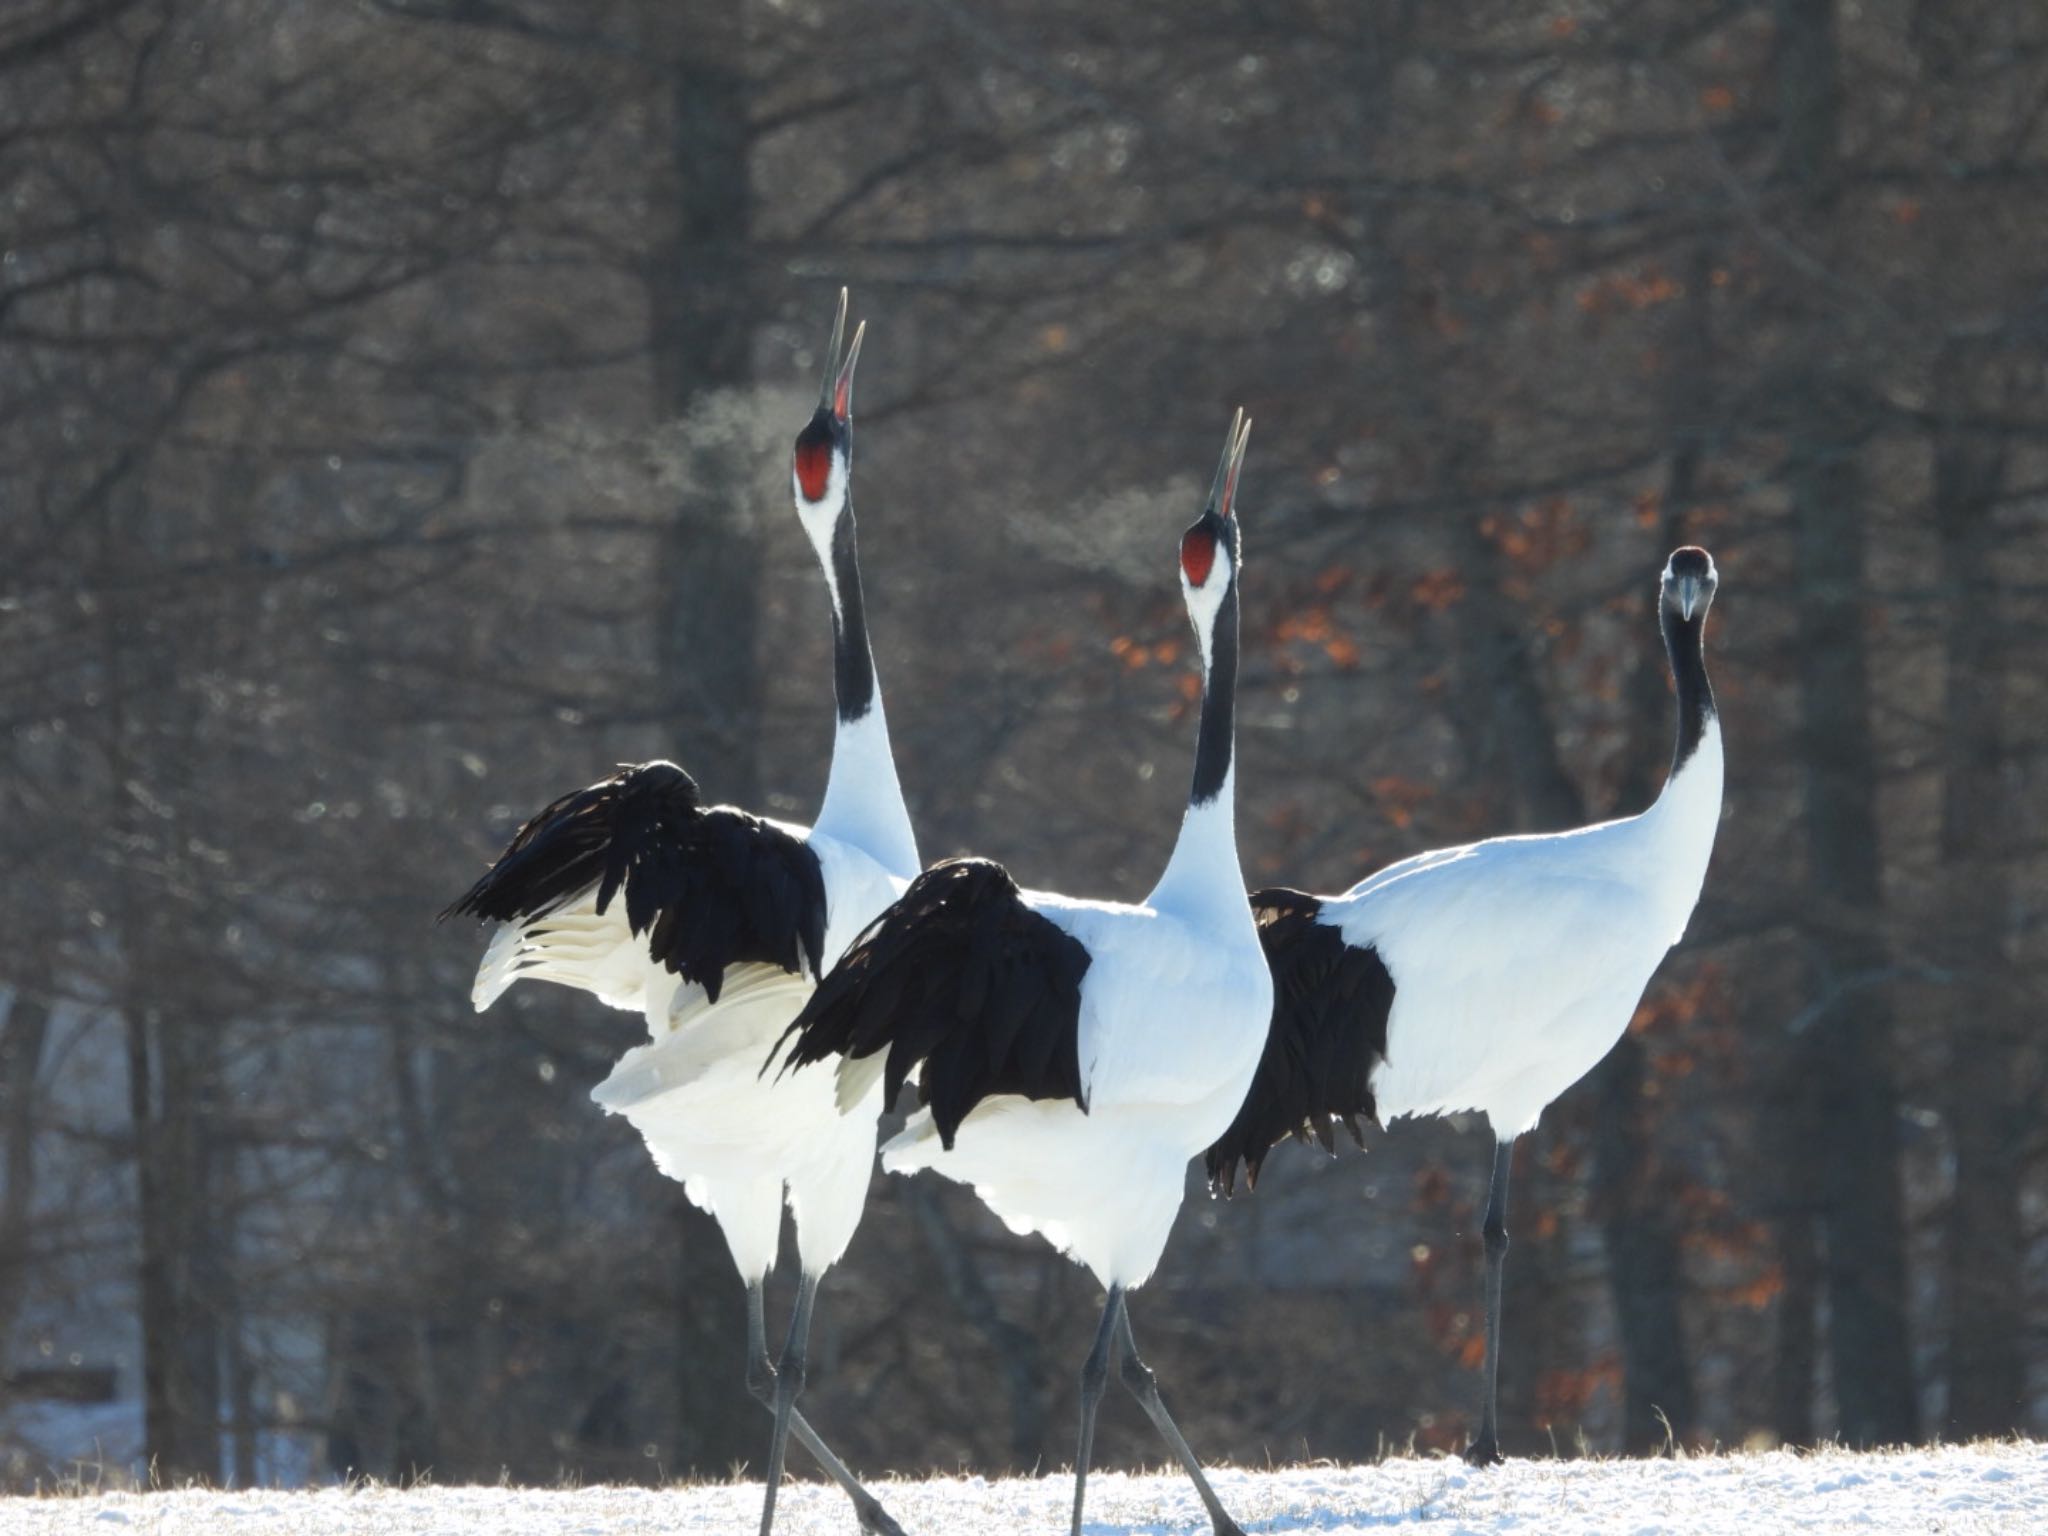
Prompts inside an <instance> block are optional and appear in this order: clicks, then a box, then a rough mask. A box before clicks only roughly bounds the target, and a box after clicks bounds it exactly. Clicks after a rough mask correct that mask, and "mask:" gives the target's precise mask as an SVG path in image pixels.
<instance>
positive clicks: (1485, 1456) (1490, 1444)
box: [1465, 1435, 1507, 1467]
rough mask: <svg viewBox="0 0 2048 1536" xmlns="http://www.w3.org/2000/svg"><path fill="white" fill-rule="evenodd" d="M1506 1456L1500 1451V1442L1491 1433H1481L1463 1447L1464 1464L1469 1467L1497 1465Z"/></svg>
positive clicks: (1504, 1459) (1505, 1458)
mask: <svg viewBox="0 0 2048 1536" xmlns="http://www.w3.org/2000/svg"><path fill="white" fill-rule="evenodd" d="M1506 1460H1507V1457H1505V1456H1503V1455H1501V1453H1500V1442H1499V1441H1498V1440H1496V1439H1495V1438H1494V1437H1493V1436H1492V1435H1481V1436H1480V1437H1479V1438H1478V1439H1477V1440H1474V1441H1473V1442H1472V1443H1471V1444H1470V1445H1468V1446H1466V1447H1465V1464H1466V1465H1467V1466H1471V1467H1497V1466H1499V1465H1500V1464H1501V1463H1502V1462H1504V1461H1506Z"/></svg>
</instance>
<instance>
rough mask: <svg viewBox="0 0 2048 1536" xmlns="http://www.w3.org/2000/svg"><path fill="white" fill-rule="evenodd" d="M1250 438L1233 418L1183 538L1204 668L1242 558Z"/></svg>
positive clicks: (1242, 421)
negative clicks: (1240, 503) (1242, 496)
mask: <svg viewBox="0 0 2048 1536" xmlns="http://www.w3.org/2000/svg"><path fill="white" fill-rule="evenodd" d="M1251 435H1252V424H1251V422H1250V421H1248V420H1247V419H1246V418H1245V414H1244V412H1243V411H1242V410H1240V411H1238V413H1237V414H1236V415H1235V416H1233V417H1232V418H1231V421H1230V433H1229V435H1228V436H1227V437H1225V438H1224V440H1223V459H1222V462H1221V463H1219V464H1218V465H1217V466H1216V481H1215V484H1214V485H1212V486H1211V487H1210V490H1209V504H1208V505H1207V506H1206V507H1204V508H1203V510H1202V515H1201V516H1200V517H1198V518H1196V519H1195V520H1194V522H1192V523H1190V524H1189V525H1188V528H1187V531H1186V532H1185V533H1183V534H1182V535H1181V536H1180V588H1181V594H1182V595H1183V596H1184V597H1185V598H1186V599H1187V605H1188V618H1189V619H1190V620H1191V621H1192V622H1193V624H1194V626H1195V634H1196V636H1197V637H1198V638H1199V639H1200V640H1201V642H1202V666H1203V668H1204V669H1207V667H1208V666H1209V664H1210V662H1211V660H1212V658H1213V656H1214V647H1215V641H1216V619H1217V616H1218V615H1219V614H1221V613H1222V611H1223V599H1224V596H1225V595H1226V594H1227V593H1228V592H1229V591H1230V585H1231V582H1232V580H1233V579H1234V578H1235V577H1236V575H1237V568H1238V562H1239V560H1240V558H1241V556H1242V548H1243V546H1242V544H1241V542H1240V540H1239V538H1238V531H1237V508H1236V501H1237V476H1238V472H1239V471H1240V470H1241V469H1243V468H1244V450H1245V445H1246V443H1248V442H1249V441H1250V440H1251Z"/></svg>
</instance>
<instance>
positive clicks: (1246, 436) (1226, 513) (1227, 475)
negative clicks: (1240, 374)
mask: <svg viewBox="0 0 2048 1536" xmlns="http://www.w3.org/2000/svg"><path fill="white" fill-rule="evenodd" d="M1251 436H1252V424H1251V422H1250V420H1249V419H1247V418H1246V416H1245V414H1244V407H1243V406H1239V407H1238V409H1237V414H1236V415H1234V416H1232V417H1231V418H1230V432H1229V434H1228V435H1227V436H1226V437H1225V438H1224V439H1223V459H1222V462H1221V463H1219V464H1218V465H1217V466H1216V483H1215V484H1214V485H1212V486H1211V487H1210V488H1209V510H1210V511H1211V512H1214V513H1215V514H1216V515H1217V516H1218V517H1220V518H1223V519H1224V520H1225V521H1228V520H1229V519H1230V517H1231V514H1232V509H1233V507H1234V506H1235V504H1236V501H1237V476H1238V472H1239V471H1240V470H1242V469H1243V468H1244V450H1245V445H1246V444H1247V443H1249V442H1250V441H1251Z"/></svg>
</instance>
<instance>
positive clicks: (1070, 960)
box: [784, 859, 1090, 1148]
mask: <svg viewBox="0 0 2048 1536" xmlns="http://www.w3.org/2000/svg"><path fill="white" fill-rule="evenodd" d="M1089 958H1090V957H1089V954H1088V951H1087V949H1086V948H1084V947H1083V946H1082V944H1081V942H1080V941H1079V940H1078V939H1076V938H1075V937H1074V936H1073V935H1072V934H1070V933H1067V932H1066V931H1065V930H1063V929H1061V928H1059V927H1057V926H1056V925H1055V924H1053V923H1051V922H1048V921H1047V920H1046V919H1045V918H1044V917H1042V916H1040V915H1039V914H1038V913H1036V912H1034V911H1032V910H1031V908H1030V907H1028V906H1026V905H1025V904H1024V901H1023V899H1022V897H1021V896H1020V895H1019V893H1018V890H1017V882H1016V881H1014V880H1012V879H1011V878H1010V875H1009V871H1007V870H1006V869H1004V868H1003V867H1002V865H1000V864H996V863H993V862H992V861H990V860H988V859H948V860H945V861H944V862H943V863H939V864H934V865H933V866H932V867H931V868H930V869H928V870H926V871H925V872H924V873H923V874H921V875H919V876H918V877H917V878H916V879H915V880H913V881H912V882H911V883H910V889H909V890H907V891H905V892H904V893H903V896H902V899H901V900H899V901H898V902H897V903H896V904H895V905H894V906H892V907H890V908H889V910H888V911H886V912H884V913H883V914H882V915H881V916H880V917H879V918H877V919H875V921H874V922H873V923H872V924H871V925H870V926H869V928H868V930H867V932H866V933H864V934H862V935H861V936H860V938H859V940H858V941H856V942H855V944H854V946H853V947H852V948H851V949H849V950H848V951H847V952H846V954H845V956H844V957H843V958H842V959H841V960H840V962H839V963H838V964H837V965H836V966H834V967H833V968H832V973H831V974H830V975H829V976H827V977H826V978H825V979H824V980H823V981H822V982H820V983H819V985H818V990H817V991H816V992H814V993H812V994H811V999H810V1001H809V1002H808V1003H806V1004H805V1005H804V1011H803V1012H802V1013H800V1014H798V1015H797V1019H796V1022H795V1023H794V1024H792V1025H791V1026H790V1028H789V1033H790V1034H794V1035H796V1036H797V1041H796V1044H795V1046H794V1047H793V1048H792V1049H791V1051H790V1054H789V1061H788V1065H789V1066H792V1067H798V1066H803V1065H805V1064H806V1063H809V1062H815V1061H824V1060H827V1059H828V1058H830V1057H834V1056H849V1057H854V1058H860V1057H866V1056H872V1055H874V1054H875V1053H876V1052H877V1051H884V1050H886V1051H887V1052H888V1053H889V1057H888V1062H887V1064H886V1065H885V1067H884V1069H883V1072H884V1079H883V1082H884V1090H883V1091H884V1092H885V1093H886V1094H887V1096H888V1101H890V1102H893V1101H894V1099H895V1097H896V1093H897V1090H899V1089H900V1088H901V1087H902V1086H903V1084H904V1082H905V1081H906V1080H907V1079H908V1078H909V1076H910V1074H911V1073H912V1071H914V1070H916V1069H917V1068H918V1067H920V1066H922V1068H923V1071H922V1073H921V1075H920V1079H919V1083H918V1101H919V1102H920V1103H922V1104H925V1105H927V1106H929V1107H930V1109H931V1112H932V1121H933V1123H934V1124H936V1125H937V1126H938V1129H939V1138H940V1140H941V1141H943V1142H944V1144H945V1145H946V1146H947V1147H949V1148H950V1147H951V1146H952V1145H953V1137H954V1135H955V1134H956V1133H957V1132H958V1131H959V1129H960V1122H961V1121H962V1120H964V1119H966V1118H967V1115H968V1112H969V1111H971V1110H972V1109H973V1108H974V1106H975V1105H977V1104H979V1103H981V1101H982V1100H984V1099H987V1098H993V1097H994V1096H996V1095H997V1094H1005V1093H1014V1094H1021V1095H1022V1096H1023V1097H1025V1098H1027V1099H1072V1100H1073V1101H1074V1102H1075V1103H1076V1104H1079V1105H1081V1107H1082V1108H1083V1109H1086V1108H1087V1107H1088V1106H1087V1102H1086V1100H1085V1099H1084V1097H1083V1096H1082V1092H1081V1061H1080V1032H1081V978H1082V977H1083V976H1084V975H1086V974H1087V971H1088V962H1089ZM784 1038H785V1039H786V1038H788V1036H787V1035H785V1036H784Z"/></svg>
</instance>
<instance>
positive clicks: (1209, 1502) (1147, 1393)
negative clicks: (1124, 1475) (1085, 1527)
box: [1117, 1305, 1244, 1536]
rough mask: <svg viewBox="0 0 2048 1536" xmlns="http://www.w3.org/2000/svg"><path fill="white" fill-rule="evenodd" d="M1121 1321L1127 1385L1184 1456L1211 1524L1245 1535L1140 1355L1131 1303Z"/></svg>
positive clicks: (1228, 1534) (1220, 1532)
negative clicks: (1176, 1420) (1133, 1326)
mask: <svg viewBox="0 0 2048 1536" xmlns="http://www.w3.org/2000/svg"><path fill="white" fill-rule="evenodd" d="M1117 1320H1118V1322H1119V1324H1120V1325H1121V1328H1120V1331H1121V1335H1122V1343H1123V1365H1122V1367H1121V1371H1122V1375H1123V1382H1124V1385H1125V1386H1126V1387H1127V1388H1129V1389H1130V1393H1131V1396H1133V1397H1135V1398H1136V1399H1137V1400H1138V1405H1139V1406H1140V1407H1141V1408H1143V1409H1144V1410H1145V1416H1146V1417H1147V1418H1149V1419H1150V1420H1151V1421H1152V1427H1153V1428H1154V1429H1156V1430H1158V1431H1159V1438H1160V1439H1162V1440H1164V1441H1165V1442H1166V1445H1167V1449H1169V1450H1171V1451H1172V1452H1173V1454H1174V1455H1175V1456H1176V1457H1178V1458H1179V1459H1180V1464H1181V1466H1182V1467H1183V1468H1185V1469H1186V1471H1187V1474H1188V1476H1189V1477H1190V1478H1191V1479H1192V1480H1193V1481H1194V1485H1195V1492H1196V1493H1198V1494H1200V1495H1201V1496H1202V1507H1203V1508H1204V1509H1206V1510H1208V1511H1209V1523H1210V1524H1211V1525H1213V1526H1214V1527H1215V1528H1216V1536H1244V1530H1243V1528H1242V1527H1240V1526H1239V1525H1238V1523H1237V1522H1236V1521H1235V1520H1233V1519H1231V1518H1230V1516H1229V1514H1228V1513H1227V1512H1226V1511H1225V1510H1224V1508H1223V1501H1222V1500H1220V1499H1218V1498H1217V1497H1216V1490H1215V1489H1214V1488H1211V1487H1210V1486H1209V1479H1208V1478H1207V1477H1205V1476H1203V1474H1202V1464H1201V1463H1200V1462H1199V1461H1197V1460H1195V1453H1194V1452H1193V1451H1191V1450H1189V1449H1188V1443H1187V1441H1186V1440H1185V1439H1184V1438H1183V1437H1182V1435H1181V1432H1180V1426H1179V1425H1177V1424H1175V1423H1174V1422H1173V1415H1172V1414H1170V1413H1168V1412H1167V1411H1166V1404H1165V1403H1164V1402H1162V1401H1161V1400H1160V1397H1159V1382H1158V1380H1157V1379H1156V1378H1155V1377H1154V1376H1153V1374H1152V1367H1151V1366H1149V1365H1147V1364H1146V1363H1145V1362H1144V1361H1143V1360H1142V1359H1140V1358H1139V1357H1138V1341H1137V1340H1136V1339H1135V1338H1134V1337H1132V1335H1131V1313H1130V1308H1129V1306H1128V1305H1126V1306H1124V1307H1122V1308H1120V1309H1119V1312H1118V1319H1117Z"/></svg>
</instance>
